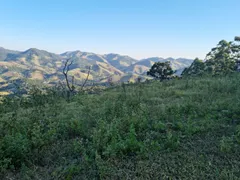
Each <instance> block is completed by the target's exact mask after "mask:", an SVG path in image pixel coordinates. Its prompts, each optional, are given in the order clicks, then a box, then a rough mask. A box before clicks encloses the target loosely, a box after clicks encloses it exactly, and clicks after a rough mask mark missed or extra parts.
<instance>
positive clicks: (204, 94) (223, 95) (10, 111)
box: [0, 73, 240, 180]
mask: <svg viewBox="0 0 240 180" xmlns="http://www.w3.org/2000/svg"><path fill="white" fill-rule="evenodd" d="M239 82H240V74H239V73H235V74H232V75H227V76H216V77H204V76H203V77H196V78H184V79H180V80H171V81H164V82H162V83H161V82H158V81H153V82H148V83H139V84H133V85H126V84H123V85H121V86H119V87H116V88H111V89H107V90H105V91H103V92H98V93H96V94H91V95H90V94H79V95H76V96H74V97H72V98H71V99H70V100H66V99H65V98H64V97H63V96H59V95H58V94H59V93H57V92H56V91H50V90H49V91H48V93H47V94H45V93H43V92H41V91H40V90H38V89H33V90H32V91H30V94H29V95H28V97H26V98H23V97H18V98H17V97H15V98H8V97H5V98H4V99H3V100H2V104H1V106H0V172H1V173H0V179H68V180H70V179H194V180H195V179H239V178H240V174H239V169H240V155H239V151H240V108H239V107H240V85H239Z"/></svg>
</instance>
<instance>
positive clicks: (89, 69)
mask: <svg viewBox="0 0 240 180" xmlns="http://www.w3.org/2000/svg"><path fill="white" fill-rule="evenodd" d="M90 71H91V66H89V68H88V74H87V77H86V79H85V81H84V83H83V84H82V88H81V90H83V88H84V86H85V85H86V83H87V81H88V78H89V75H90Z"/></svg>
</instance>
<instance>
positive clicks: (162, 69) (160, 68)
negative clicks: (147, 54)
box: [147, 61, 174, 81]
mask: <svg viewBox="0 0 240 180" xmlns="http://www.w3.org/2000/svg"><path fill="white" fill-rule="evenodd" d="M173 73H174V71H173V70H172V68H171V65H170V62H169V61H167V62H156V63H154V64H153V66H152V67H151V69H150V70H149V71H148V72H147V75H149V76H152V77H154V78H155V79H160V80H161V81H163V80H164V79H167V78H170V77H171V76H172V75H173Z"/></svg>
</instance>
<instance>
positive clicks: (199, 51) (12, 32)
mask: <svg viewBox="0 0 240 180" xmlns="http://www.w3.org/2000/svg"><path fill="white" fill-rule="evenodd" d="M239 8H240V0H0V46H2V47H4V48H8V49H14V50H26V49H28V48H30V47H35V48H39V49H44V50H48V51H51V52H55V53H62V52H65V51H69V50H81V51H88V52H95V53H99V54H105V53H110V52H111V53H119V54H124V55H129V56H132V57H135V58H138V59H141V58H146V57H153V56H154V57H155V56H159V57H170V56H171V57H186V58H194V57H200V58H204V56H205V54H207V53H208V51H209V50H210V49H211V48H212V47H214V46H215V45H216V44H217V43H218V42H219V41H220V40H222V39H226V40H229V41H230V40H233V39H234V36H236V35H240V18H239V17H240V11H239Z"/></svg>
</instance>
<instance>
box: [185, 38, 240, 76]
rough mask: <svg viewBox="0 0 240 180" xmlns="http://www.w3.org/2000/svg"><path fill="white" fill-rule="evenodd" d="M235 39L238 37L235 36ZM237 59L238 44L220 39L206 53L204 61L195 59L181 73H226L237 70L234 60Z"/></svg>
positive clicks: (239, 53) (239, 52)
mask: <svg viewBox="0 0 240 180" xmlns="http://www.w3.org/2000/svg"><path fill="white" fill-rule="evenodd" d="M235 40H238V38H237V37H236V38H235ZM239 59H240V45H238V44H236V43H234V42H228V41H225V40H222V41H220V42H219V43H218V44H217V46H216V47H214V48H212V49H211V51H210V52H209V53H208V54H207V55H206V59H205V61H200V60H199V59H195V61H194V62H193V63H192V65H191V66H190V67H189V68H186V69H185V70H184V71H183V73H182V75H183V76H186V75H203V74H211V75H219V74H228V73H231V72H234V71H236V70H237V63H236V62H237V60H239Z"/></svg>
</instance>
